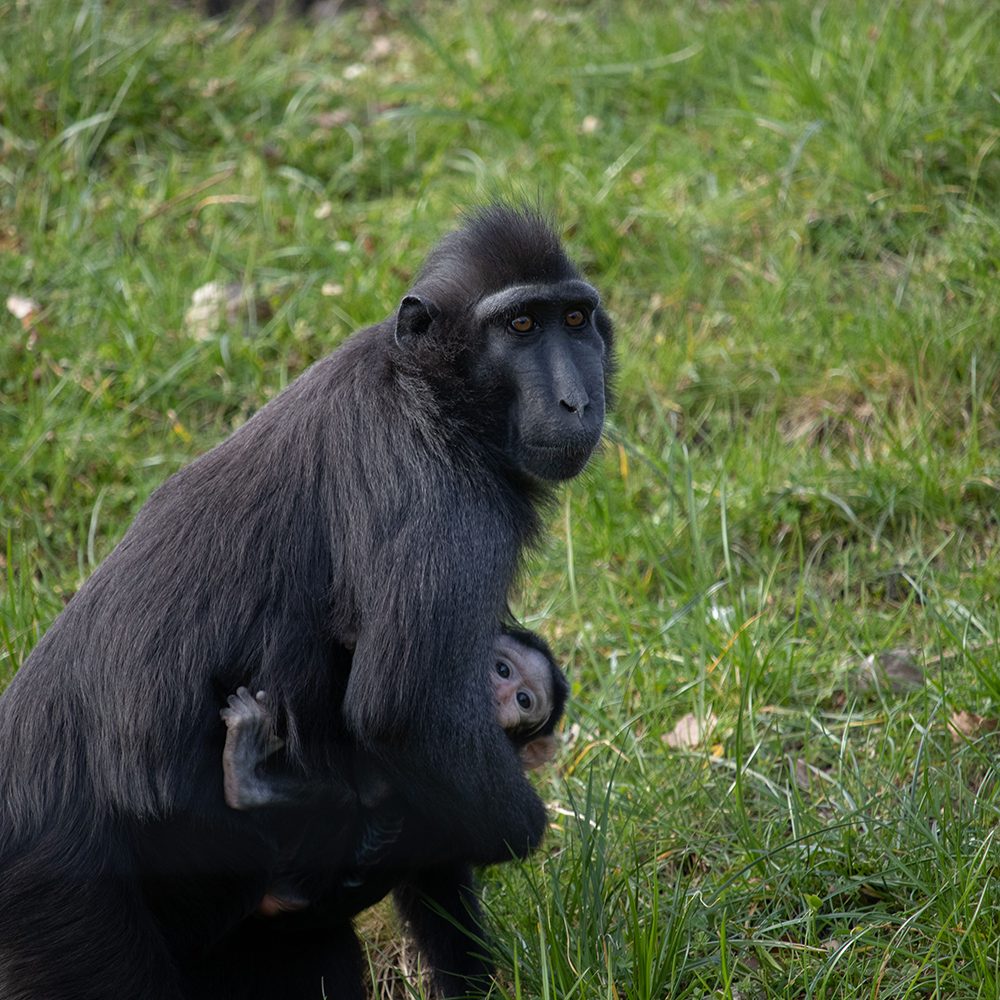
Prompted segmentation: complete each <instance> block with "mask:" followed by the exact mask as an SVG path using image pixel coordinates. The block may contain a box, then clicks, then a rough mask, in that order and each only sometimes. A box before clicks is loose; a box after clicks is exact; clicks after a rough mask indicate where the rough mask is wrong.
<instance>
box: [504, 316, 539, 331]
mask: <svg viewBox="0 0 1000 1000" xmlns="http://www.w3.org/2000/svg"><path fill="white" fill-rule="evenodd" d="M510 328H511V329H512V330H513V331H514V332H515V333H531V331H532V330H534V329H535V320H534V318H533V317H531V316H515V317H514V318H513V319H512V320H511V321H510Z"/></svg>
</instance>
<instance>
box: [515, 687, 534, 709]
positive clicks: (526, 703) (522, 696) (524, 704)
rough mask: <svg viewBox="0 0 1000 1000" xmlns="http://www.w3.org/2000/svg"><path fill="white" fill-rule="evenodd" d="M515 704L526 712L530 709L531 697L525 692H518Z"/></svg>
mask: <svg viewBox="0 0 1000 1000" xmlns="http://www.w3.org/2000/svg"><path fill="white" fill-rule="evenodd" d="M517 703H518V705H520V706H521V708H523V709H524V710H525V711H526V712H527V711H528V709H529V708H531V695H530V694H528V692H527V691H518V692H517Z"/></svg>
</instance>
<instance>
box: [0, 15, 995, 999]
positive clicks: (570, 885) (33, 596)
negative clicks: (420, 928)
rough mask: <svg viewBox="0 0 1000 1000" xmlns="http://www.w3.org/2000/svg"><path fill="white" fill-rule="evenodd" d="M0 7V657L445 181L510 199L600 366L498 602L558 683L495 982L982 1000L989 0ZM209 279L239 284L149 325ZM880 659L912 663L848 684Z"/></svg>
mask: <svg viewBox="0 0 1000 1000" xmlns="http://www.w3.org/2000/svg"><path fill="white" fill-rule="evenodd" d="M0 21H2V23H3V24H4V26H5V30H4V31H3V32H2V33H0V251H2V252H0V288H2V290H3V292H4V297H6V296H7V295H16V296H20V297H22V298H28V299H31V300H33V301H34V302H35V303H36V306H37V308H36V311H35V312H33V313H32V314H31V315H30V316H29V317H28V318H27V319H26V320H24V321H23V322H22V321H19V320H18V319H16V318H15V317H14V316H13V315H11V314H8V313H6V312H5V313H4V315H3V316H2V318H0V394H2V397H0V398H2V408H0V439H2V441H3V449H2V455H0V463H2V464H0V525H2V530H3V537H4V544H3V545H2V546H0V553H2V556H0V569H2V576H3V579H4V584H3V591H2V594H0V672H2V675H3V676H4V677H7V678H9V676H10V675H11V674H12V673H13V671H14V670H15V669H16V667H17V665H18V664H19V663H20V662H21V661H22V660H23V659H24V657H25V656H26V654H27V653H28V651H29V650H30V648H31V647H32V646H33V644H34V643H35V642H36V641H37V639H38V637H39V635H40V634H41V632H42V631H44V629H45V628H46V626H47V625H48V623H49V622H51V620H52V618H53V617H54V616H55V615H56V614H57V613H58V611H59V609H60V608H61V606H62V604H63V603H64V602H65V600H66V599H68V597H69V596H70V595H71V594H72V593H73V592H74V591H75V590H76V588H77V587H78V586H79V585H80V583H81V582H82V580H83V579H85V578H86V576H87V575H88V574H89V573H90V571H91V570H92V569H93V567H94V566H95V565H96V564H97V563H98V562H99V561H100V560H101V558H103V556H105V555H106V554H107V553H108V552H109V551H110V549H111V548H112V547H113V545H114V543H115V541H116V540H117V539H118V538H119V537H120V536H121V534H122V532H123V531H124V529H125V527H126V526H127V524H128V522H129V520H130V519H131V517H132V516H133V515H134V514H135V512H136V510H137V509H138V508H139V506H140V505H141V503H142V501H143V500H144V498H145V497H146V496H148V494H149V493H150V491H151V490H152V489H153V488H154V487H155V486H156V485H157V484H158V483H160V482H162V481H163V479H164V478H165V477H166V476H167V475H169V474H170V473H171V472H173V471H174V470H176V469H178V468H180V467H181V466H182V465H184V464H185V463H187V462H189V461H191V460H192V459H193V458H194V457H195V456H196V455H198V454H200V453H201V452H202V451H204V450H205V449H207V448H208V447H210V446H211V445H212V444H213V443H215V442H217V441H219V440H220V439H221V438H222V437H224V436H225V435H226V434H227V433H229V432H230V431H231V430H232V429H234V428H235V427H236V426H238V425H239V424H240V423H241V422H242V421H244V420H245V419H246V417H247V415H248V414H250V413H252V412H253V411H254V410H256V409H257V408H258V407H260V406H261V405H262V404H263V403H264V402H265V401H266V400H267V399H268V398H270V397H271V396H272V395H273V394H274V393H276V392H278V391H280V389H281V388H282V387H283V386H284V385H286V384H287V383H288V382H289V381H290V380H291V379H292V378H294V377H295V376H296V375H297V374H298V373H299V372H301V371H302V370H303V369H304V368H305V367H306V366H307V365H308V364H309V363H311V362H312V361H314V360H315V359H317V358H319V357H320V356H322V355H323V354H325V353H326V352H328V351H329V350H330V349H331V348H332V347H334V346H335V345H336V344H337V343H338V342H339V341H341V340H342V339H343V338H344V337H345V336H347V334H348V333H350V332H351V331H352V330H354V329H356V328H358V327H361V326H363V325H366V324H367V323H369V322H371V321H374V320H375V319H377V318H380V317H382V316H383V315H385V314H386V313H388V312H389V311H391V309H392V308H393V307H394V305H395V303H396V301H397V300H398V298H399V297H400V296H401V294H403V292H404V291H405V289H406V286H407V281H408V279H409V278H410V276H411V275H412V274H413V272H414V269H415V267H416V266H417V265H418V264H419V261H420V259H421V257H422V255H423V253H424V252H425V250H426V248H427V247H428V245H429V244H430V243H431V242H433V240H434V239H435V238H437V237H438V236H439V235H440V234H441V233H442V232H443V231H444V230H446V229H447V228H448V226H449V225H450V224H451V222H452V221H453V219H454V218H455V216H456V212H457V208H456V206H459V207H460V206H465V205H468V204H470V203H472V202H475V201H477V200H482V199H484V198H487V197H489V196H491V195H493V194H496V193H498V192H499V193H505V192H513V193H515V194H524V195H527V196H528V197H531V198H535V197H538V198H540V199H541V200H542V202H543V203H544V204H546V205H548V206H550V207H551V208H552V210H553V211H554V213H555V215H556V217H557V218H558V219H559V222H560V225H561V226H562V227H563V229H564V232H565V235H566V237H567V240H568V242H569V244H570V246H571V248H572V249H573V251H574V253H575V254H576V255H577V257H578V258H579V259H580V260H581V261H582V263H583V264H584V266H585V268H586V270H587V272H588V274H589V275H591V276H592V278H593V280H594V281H595V283H597V284H598V285H599V287H600V288H601V289H602V290H603V292H604V294H605V297H606V300H607V302H608V304H609V307H610V309H611V311H612V313H613V314H614V316H615V317H616V320H617V323H618V327H619V331H620V343H621V351H622V370H621V378H620V385H619V397H620V398H619V403H618V406H617V410H616V412H615V414H614V416H613V419H612V422H611V426H610V428H609V432H608V443H607V446H606V447H605V449H604V451H603V453H602V454H601V455H600V456H599V457H598V459H597V460H596V461H595V463H594V465H593V467H592V469H591V470H590V471H589V472H588V473H587V474H586V475H585V476H584V477H583V478H582V479H581V480H580V481H578V482H575V483H574V484H572V485H571V486H570V487H569V488H568V490H567V491H566V494H565V500H564V503H563V505H562V507H561V508H560V510H559V511H558V512H557V514H556V515H555V516H554V517H553V519H552V523H551V529H552V530H551V533H550V536H549V539H548V541H547V542H546V544H545V545H544V547H543V548H542V550H541V551H540V552H539V553H537V554H536V555H535V556H534V557H533V558H532V559H531V561H530V564H529V566H528V567H527V572H526V573H525V576H524V582H523V587H522V589H521V592H520V593H519V595H518V597H517V605H518V607H519V608H520V609H521V611H522V612H523V614H524V615H525V616H526V617H527V619H528V620H529V622H531V623H533V624H534V625H536V626H537V627H538V628H540V629H541V630H542V631H543V632H544V633H546V635H547V636H548V637H549V638H550V639H551V640H552V642H553V644H554V646H555V647H556V648H557V650H558V652H559V654H560V656H561V657H562V658H563V659H564V660H565V663H566V665H567V668H568V671H569V674H570V676H571V679H572V684H573V702H572V705H571V709H570V712H569V719H568V721H567V727H566V732H565V747H564V750H563V753H562V756H561V762H560V766H559V767H558V769H557V770H553V771H551V772H549V773H547V774H546V775H544V776H543V777H542V778H541V780H540V790H541V791H542V793H543V794H544V796H545V797H546V799H547V801H548V802H549V803H550V806H551V812H552V832H551V835H550V837H549V839H548V841H547V843H546V847H545V849H544V851H543V852H542V853H541V854H539V855H538V856H537V857H536V858H535V859H533V860H532V861H531V862H530V863H528V864H526V865H509V866H506V867H502V868H498V869H496V870H494V871H491V872H489V873H486V875H485V892H484V897H485V905H486V907H487V909H488V911H489V913H490V915H491V922H492V925H493V927H494V930H495V936H496V942H497V950H498V958H499V962H500V966H501V970H502V974H501V984H500V986H499V989H498V995H500V996H502V997H509V998H513V997H541V998H560V1000H563V998H565V1000H570V998H576V997H580V998H588V1000H589V998H595V1000H596V998H628V1000H654V998H661V997H664V996H670V997H673V998H678V1000H679V998H687V997H692V998H694V997H709V996H712V997H715V996H718V997H726V998H733V1000H735V998H749V997H769V998H770V997H773V998H816V1000H820V998H823V1000H828V998H836V997H843V998H847V997H866V998H871V1000H875V998H879V1000H885V998H889V997H898V998H913V997H941V998H961V1000H966V998H970V1000H971V998H993V997H996V996H998V995H1000V972H998V968H1000V902H998V899H1000V896H998V894H997V892H996V890H995V886H996V877H997V864H998V858H1000V853H998V845H997V843H996V840H997V831H998V819H1000V782H998V773H997V739H998V737H997V734H996V733H995V732H994V731H993V726H992V724H991V720H993V719H995V718H997V716H998V715H1000V704H998V703H1000V653H998V649H997V638H998V630H1000V611H998V607H997V594H998V583H1000V568H998V567H1000V560H997V559H996V557H995V556H994V552H995V550H996V546H997V542H998V510H1000V504H998V499H1000V497H998V493H1000V427H998V420H997V413H998V405H1000V402H998V401H1000V294H998V280H997V274H998V266H1000V213H998V210H997V206H998V204H1000V95H998V92H997V77H996V67H997V66H998V65H1000V42H998V38H1000V30H998V29H1000V24H998V14H997V12H996V10H995V9H993V7H992V6H991V5H989V4H982V3H978V2H976V0H954V2H950V3H947V4H945V3H942V2H938V0H914V2H912V3H910V2H905V3H904V2H864V0H858V2H849V3H848V2H845V3H842V4H839V3H838V4H826V5H822V4H808V3H805V2H801V3H800V2H792V0H789V2H785V3H781V2H777V0H773V2H761V3H754V4H731V3H726V2H722V0H719V2H712V0H705V2H694V0H690V2H679V3H676V4H669V5H668V4H663V5H650V4H645V3H640V2H638V0H620V2H619V0H616V2H611V0H592V2H582V0H578V2H570V0H566V2H561V3H553V4H548V5H537V4H533V3H526V2H522V0H504V2H502V3H501V2H499V0H497V2H494V0H482V2H472V0H464V2H462V0H456V2H454V3H437V2H431V0H426V2H418V3H395V2H390V3H389V4H388V5H387V10H384V11H383V12H382V13H380V14H376V15H374V16H373V15H370V14H364V13H362V12H353V13H348V14H346V15H344V16H343V17H341V18H339V19H337V20H335V21H332V22H328V23H325V24H320V25H317V26H310V25H308V24H305V23H302V22H296V21H294V20H281V19H278V20H275V21H272V22H268V23H260V22H255V21H254V20H253V19H251V18H248V17H243V16H232V17H230V18H227V19H225V20H222V21H219V22H210V21H206V20H204V19H203V18H201V17H199V16H198V15H197V12H196V11H194V10H192V9H184V8H176V9H172V8H171V7H170V6H169V5H126V4H121V3H106V4H102V3H99V2H95V0H82V2H81V3H79V4H74V5H67V4H59V3H56V2H55V0H38V2H37V3H25V2H23V0H0ZM210 281H221V282H225V283H234V284H235V285H237V286H238V287H240V288H243V289H245V290H246V294H245V296H244V298H243V299H242V300H240V302H241V303H242V304H239V303H238V304H237V307H236V308H234V310H233V311H232V315H231V316H229V317H228V318H227V317H221V318H219V319H218V320H217V321H216V322H215V323H212V324H210V328H209V329H207V330H202V331H200V332H198V331H194V330H193V329H192V327H191V325H190V324H189V323H188V322H187V321H186V320H185V311H186V310H187V308H188V306H189V304H190V301H191V296H192V294H193V292H194V291H195V289H197V288H198V287H200V286H202V285H204V284H205V283H207V282H210ZM892 649H904V650H907V651H908V652H907V657H908V658H909V661H910V663H911V675H912V674H915V675H916V679H915V681H914V680H913V678H912V676H911V682H910V683H908V684H902V683H894V684H890V683H881V684H874V685H873V684H871V683H866V682H865V679H864V678H865V676H866V674H865V672H864V671H863V670H862V669H861V664H862V661H863V660H864V658H865V657H868V656H872V655H874V656H876V657H877V656H878V655H880V654H883V653H885V652H886V651H888V650H892ZM959 712H966V713H972V715H970V716H965V717H964V718H966V719H971V720H972V721H971V722H969V723H967V724H966V725H965V727H964V732H963V734H962V735H960V736H956V735H954V734H953V732H952V731H951V730H950V729H949V720H950V719H952V718H953V717H954V716H956V713H959ZM689 714H693V715H694V716H695V717H696V718H697V719H700V720H702V721H703V724H704V729H705V731H704V733H703V734H702V736H701V738H699V739H695V740H690V739H689V740H687V741H681V742H682V745H681V746H680V747H676V748H672V747H670V746H669V745H668V744H667V743H666V742H665V741H664V737H665V736H666V735H667V734H669V733H670V732H671V730H672V729H673V728H674V726H675V724H676V723H677V722H678V720H681V719H683V718H684V717H685V716H688V715H689ZM979 717H981V718H982V720H985V721H981V722H976V721H975V720H976V718H979ZM382 919H383V918H382V917H376V918H375V919H374V920H372V919H371V918H370V919H369V920H368V921H367V922H366V923H367V926H368V929H369V931H370V940H371V941H372V944H371V948H372V956H373V963H374V966H375V968H376V976H377V977H381V981H382V984H383V985H382V987H381V988H382V989H383V991H387V990H388V991H391V990H395V991H396V994H397V995H403V992H405V991H404V990H403V987H402V986H400V985H399V982H398V980H397V981H396V985H395V986H388V985H385V984H386V983H388V982H390V981H391V980H392V979H393V976H394V975H395V973H394V972H393V967H392V959H391V958H390V959H386V958H385V955H384V954H383V952H385V951H388V949H387V948H386V946H385V941H386V937H387V935H388V934H390V933H391V932H390V931H388V930H386V928H385V927H384V926H383V924H382V923H381V922H380V921H381V920H382Z"/></svg>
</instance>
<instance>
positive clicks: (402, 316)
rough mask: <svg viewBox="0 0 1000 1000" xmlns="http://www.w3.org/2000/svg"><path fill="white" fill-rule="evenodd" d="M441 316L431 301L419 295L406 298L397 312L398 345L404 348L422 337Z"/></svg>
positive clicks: (396, 331)
mask: <svg viewBox="0 0 1000 1000" xmlns="http://www.w3.org/2000/svg"><path fill="white" fill-rule="evenodd" d="M439 315H440V310H439V309H438V307H437V306H436V305H434V303H433V302H431V301H430V300H429V299H422V298H421V297H420V296H419V295H407V296H405V298H404V299H403V301H402V302H400V303H399V309H397V310H396V330H395V334H396V343H397V344H399V346H400V347H403V346H405V345H406V343H407V341H410V340H413V339H414V338H416V337H420V336H422V335H423V334H425V333H426V332H427V331H428V330H429V329H430V328H431V324H432V323H433V322H434V320H435V319H436V318H437V317H438V316H439Z"/></svg>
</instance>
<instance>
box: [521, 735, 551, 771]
mask: <svg viewBox="0 0 1000 1000" xmlns="http://www.w3.org/2000/svg"><path fill="white" fill-rule="evenodd" d="M558 749H559V741H558V740H557V739H556V738H555V737H554V736H537V737H535V739H533V740H532V741H531V742H530V743H525V744H524V746H523V747H521V749H520V751H519V753H520V754H521V766H522V767H523V768H524V769H525V771H534V770H535V769H536V768H539V767H541V766H542V765H543V764H547V763H548V762H549V761H550V760H552V758H553V757H555V755H556V750H558Z"/></svg>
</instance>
